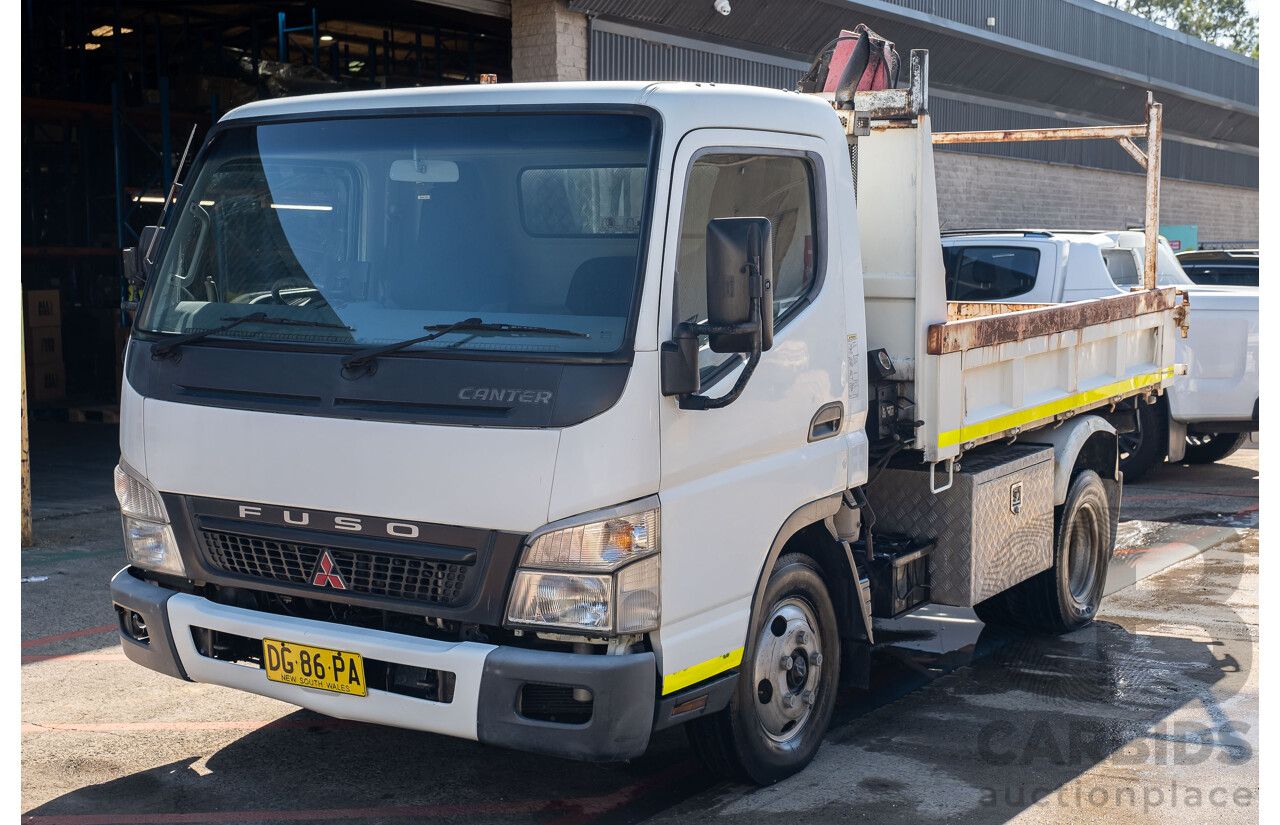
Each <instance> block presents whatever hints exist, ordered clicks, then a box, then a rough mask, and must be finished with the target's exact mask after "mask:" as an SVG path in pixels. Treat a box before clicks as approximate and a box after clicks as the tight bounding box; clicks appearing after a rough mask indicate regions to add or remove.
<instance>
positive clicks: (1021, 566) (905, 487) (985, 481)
mask: <svg viewBox="0 0 1280 825" xmlns="http://www.w3.org/2000/svg"><path fill="white" fill-rule="evenodd" d="M956 463H957V466H958V469H956V471H955V476H954V482H953V483H952V485H951V487H950V488H949V489H947V490H944V491H942V492H939V493H937V494H934V493H933V492H931V491H930V487H929V465H928V464H921V463H919V462H918V461H913V460H911V459H909V458H908V457H906V456H900V457H899V459H898V460H896V461H893V462H890V464H889V465H888V466H887V467H886V468H885V469H884V471H883V472H882V473H881V475H880V477H879V478H877V479H876V481H875V483H874V484H871V485H869V486H867V488H866V495H867V501H868V502H869V503H870V504H871V510H872V512H873V513H874V514H875V527H874V533H875V534H877V535H878V534H880V533H896V534H899V535H903V536H911V537H912V538H913V539H914V540H915V541H917V542H922V543H923V542H936V547H935V548H934V549H933V551H932V553H930V555H929V580H930V581H929V584H930V590H931V593H930V598H929V600H930V601H931V602H933V603H934V604H947V605H955V606H958V607H972V606H973V605H975V604H977V603H978V602H981V601H983V600H985V599H988V598H990V597H991V596H994V595H995V594H997V593H999V592H1001V591H1002V590H1005V589H1007V588H1009V587H1012V586H1013V585H1015V584H1017V583H1018V582H1020V581H1023V580H1024V579H1028V578H1030V577H1031V576H1033V575H1035V574H1036V573H1039V572H1040V571H1042V570H1047V569H1049V567H1051V566H1052V564H1053V449H1052V448H1049V447H1045V446H1043V445H1035V444H1013V445H1003V444H1002V445H995V446H993V447H989V448H982V449H979V450H974V451H971V452H969V453H966V454H965V455H964V456H963V459H962V460H960V461H957V462H956ZM936 483H937V484H938V485H943V484H945V483H946V469H945V464H939V465H938V468H937V476H936Z"/></svg>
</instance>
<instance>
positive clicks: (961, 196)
mask: <svg viewBox="0 0 1280 825" xmlns="http://www.w3.org/2000/svg"><path fill="white" fill-rule="evenodd" d="M1134 169H1135V170H1137V165H1136V164H1135V165H1134ZM934 170H935V172H936V176H937V182H938V217H939V218H940V219H941V222H942V228H943V229H1011V228H1046V229H1122V228H1124V227H1126V226H1138V225H1141V224H1142V222H1143V202H1144V198H1145V191H1146V178H1145V177H1144V176H1143V174H1142V173H1141V171H1135V173H1134V174H1131V175H1130V174H1125V173H1122V172H1106V171H1101V170H1097V169H1081V168H1076V167H1072V166H1052V165H1049V164H1045V163H1037V162H1033V161H1025V160H1014V159H1011V158H992V157H983V156H980V155H969V154H962V153H959V152H945V151H940V152H937V153H935V154H934ZM1160 223H1161V224H1163V225H1165V226H1180V225H1184V224H1195V225H1197V226H1198V227H1199V232H1198V234H1199V237H1200V240H1201V241H1212V240H1231V241H1254V240H1258V190H1256V189H1241V188H1237V187H1234V186H1217V185H1214V184H1207V183H1189V182H1187V181H1180V180H1170V179H1168V178H1165V179H1164V180H1163V181H1161V184H1160Z"/></svg>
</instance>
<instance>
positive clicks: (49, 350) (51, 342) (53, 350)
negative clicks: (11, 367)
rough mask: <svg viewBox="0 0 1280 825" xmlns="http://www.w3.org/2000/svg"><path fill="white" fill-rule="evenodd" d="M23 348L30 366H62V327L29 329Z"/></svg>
mask: <svg viewBox="0 0 1280 825" xmlns="http://www.w3.org/2000/svg"><path fill="white" fill-rule="evenodd" d="M23 347H24V351H25V353H26V356H27V363H28V364H51V363H58V364H61V363H62V327H27V330H26V340H25V341H24V342H23Z"/></svg>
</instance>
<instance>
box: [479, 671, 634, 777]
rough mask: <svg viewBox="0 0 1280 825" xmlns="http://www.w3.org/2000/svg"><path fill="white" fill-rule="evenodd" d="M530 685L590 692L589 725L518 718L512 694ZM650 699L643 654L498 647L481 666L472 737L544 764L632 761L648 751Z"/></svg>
mask: <svg viewBox="0 0 1280 825" xmlns="http://www.w3.org/2000/svg"><path fill="white" fill-rule="evenodd" d="M530 682H534V683H538V684H544V685H565V686H570V687H580V688H586V689H588V690H590V691H591V694H592V696H593V698H594V704H595V706H594V710H593V713H592V716H591V719H590V721H588V722H586V723H583V724H561V723H557V722H543V721H538V720H534V719H528V718H526V717H524V716H521V715H520V714H519V712H518V709H519V705H518V703H519V699H520V690H521V688H523V687H524V685H525V684H527V683H530ZM656 694H657V663H656V660H655V659H654V655H653V654H652V653H649V652H644V653H629V654H625V655H621V656H604V655H589V654H582V653H559V652H553V651H545V650H525V649H523V648H515V647H499V648H497V649H495V650H494V651H493V652H492V653H490V654H489V655H488V657H486V658H485V660H484V673H483V675H482V676H481V679H480V697H479V701H478V702H477V711H476V714H477V718H476V736H477V738H478V739H479V740H480V741H481V742H483V743H485V744H487V745H499V746H501V747H506V748H515V749H517V750H523V751H532V752H533V753H541V754H546V755H548V756H563V757H567V758H570V759H581V760H585V761H590V762H618V761H622V760H625V759H632V758H634V757H637V756H639V755H640V754H642V753H644V751H645V748H647V747H648V745H649V734H650V732H651V730H652V728H653V712H654V700H655V697H656Z"/></svg>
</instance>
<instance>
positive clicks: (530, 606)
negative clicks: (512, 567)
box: [507, 570, 613, 635]
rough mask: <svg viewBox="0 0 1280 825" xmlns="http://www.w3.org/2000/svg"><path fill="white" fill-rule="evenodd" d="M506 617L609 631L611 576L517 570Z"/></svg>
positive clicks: (521, 621) (611, 599)
mask: <svg viewBox="0 0 1280 825" xmlns="http://www.w3.org/2000/svg"><path fill="white" fill-rule="evenodd" d="M507 618H508V619H509V620H511V621H512V622H519V623H521V624H534V625H537V624H543V625H555V626H556V627H558V628H564V629H569V628H577V629H579V630H593V631H596V632H597V633H599V634H600V635H607V634H609V633H611V632H612V631H613V577H612V576H572V575H569V574H566V573H543V572H541V571H538V570H520V571H517V573H516V578H515V581H514V582H513V583H512V585H511V608H510V610H509V611H508V613H507Z"/></svg>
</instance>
